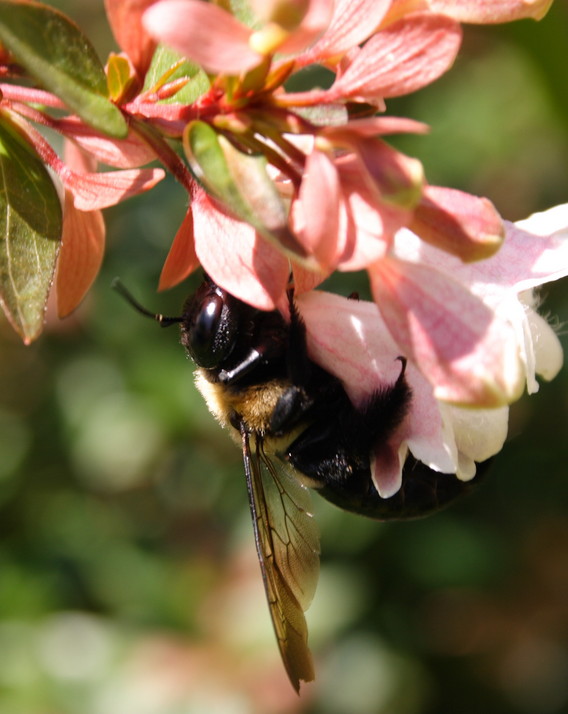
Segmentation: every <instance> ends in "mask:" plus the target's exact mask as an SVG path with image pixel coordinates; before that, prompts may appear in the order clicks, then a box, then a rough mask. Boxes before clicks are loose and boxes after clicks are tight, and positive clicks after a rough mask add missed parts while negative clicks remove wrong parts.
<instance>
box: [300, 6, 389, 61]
mask: <svg viewBox="0 0 568 714" xmlns="http://www.w3.org/2000/svg"><path fill="white" fill-rule="evenodd" d="M334 5H335V8H334V12H333V18H332V20H331V23H330V24H329V27H328V28H327V30H326V32H325V34H324V35H323V37H321V38H320V39H319V40H318V41H317V42H316V43H315V45H313V47H310V49H309V50H307V51H306V52H305V53H304V54H302V55H301V56H300V57H298V62H299V64H301V65H305V64H309V63H312V62H317V61H318V60H320V61H321V60H324V59H325V58H328V57H334V56H337V55H342V54H344V53H345V52H347V51H348V50H350V49H351V48H353V47H356V46H357V45H359V44H361V43H362V42H363V41H364V40H366V39H367V37H369V36H370V35H371V34H372V33H373V32H374V31H375V30H376V28H377V27H378V26H379V24H380V23H381V20H382V19H383V17H384V16H385V13H386V12H387V10H388V8H389V5H390V0H335V4H334Z"/></svg>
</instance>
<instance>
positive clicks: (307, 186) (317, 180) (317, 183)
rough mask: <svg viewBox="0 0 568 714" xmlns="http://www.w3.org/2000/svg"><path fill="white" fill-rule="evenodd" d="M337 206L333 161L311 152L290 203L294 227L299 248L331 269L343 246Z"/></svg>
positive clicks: (337, 181)
mask: <svg viewBox="0 0 568 714" xmlns="http://www.w3.org/2000/svg"><path fill="white" fill-rule="evenodd" d="M339 203H340V189H339V177H338V175H337V170H336V168H335V165H334V163H333V161H332V160H331V158H330V157H329V156H328V155H327V154H325V153H323V152H321V151H312V152H311V154H310V155H309V156H308V160H307V162H306V168H305V172H304V178H303V180H302V185H301V186H300V193H299V197H298V199H297V200H296V201H295V202H294V204H293V209H292V215H293V217H294V225H293V227H294V231H295V233H296V235H297V237H298V238H299V240H300V241H301V243H302V245H303V246H304V247H305V248H306V249H307V250H308V252H309V253H310V254H312V255H315V257H316V258H317V260H318V262H319V264H320V265H321V266H322V267H324V268H331V267H333V266H334V263H335V260H336V258H337V256H338V254H339V253H340V252H341V250H342V247H343V246H342V245H341V244H340V243H339V242H338V238H339V236H338V231H339ZM316 206H317V209H315V210H314V207H316Z"/></svg>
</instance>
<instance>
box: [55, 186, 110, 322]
mask: <svg viewBox="0 0 568 714" xmlns="http://www.w3.org/2000/svg"><path fill="white" fill-rule="evenodd" d="M104 250H105V224H104V220H103V216H102V213H101V212H100V211H89V212H88V213H86V212H84V211H79V210H77V209H76V208H75V206H74V205H73V199H72V196H71V194H70V193H68V192H67V193H66V196H65V214H64V221H63V238H62V242H61V250H60V252H59V260H58V262H57V281H56V291H57V313H58V315H59V317H67V315H70V314H71V313H72V312H73V310H75V308H76V307H77V306H78V305H79V303H80V302H81V301H82V300H83V298H84V297H85V295H86V294H87V292H88V290H89V288H90V287H91V285H92V284H93V282H94V280H95V278H96V277H97V275H98V272H99V269H100V267H101V263H102V260H103V255H104Z"/></svg>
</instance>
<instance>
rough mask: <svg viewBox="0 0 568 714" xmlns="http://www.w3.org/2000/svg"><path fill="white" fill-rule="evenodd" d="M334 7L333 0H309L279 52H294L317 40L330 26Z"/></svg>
mask: <svg viewBox="0 0 568 714" xmlns="http://www.w3.org/2000/svg"><path fill="white" fill-rule="evenodd" d="M261 4H263V3H261ZM335 4H336V5H337V3H335ZM333 8H334V3H333V1H332V0H308V9H307V12H306V14H305V15H304V17H303V18H302V21H301V22H300V23H299V25H298V26H297V27H296V28H295V29H293V30H292V31H291V32H290V35H289V37H288V39H287V40H285V41H284V42H283V43H282V44H281V45H280V46H279V47H278V52H280V53H282V54H293V53H296V52H299V51H300V50H303V49H304V48H305V47H307V46H308V45H310V44H312V43H313V42H315V41H316V40H317V39H318V37H320V36H321V35H322V33H323V32H324V31H325V30H326V29H327V27H328V26H329V23H330V21H331V17H332V14H333ZM286 29H289V28H286Z"/></svg>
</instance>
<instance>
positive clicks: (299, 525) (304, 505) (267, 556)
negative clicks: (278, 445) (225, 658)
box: [241, 429, 319, 692]
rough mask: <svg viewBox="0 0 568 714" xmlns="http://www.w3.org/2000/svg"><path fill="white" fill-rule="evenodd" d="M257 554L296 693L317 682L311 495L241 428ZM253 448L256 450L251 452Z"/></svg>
mask: <svg viewBox="0 0 568 714" xmlns="http://www.w3.org/2000/svg"><path fill="white" fill-rule="evenodd" d="M241 434H242V439H243V459H244V465H245V474H246V478H247V488H248V494H249V502H250V508H251V514H252V520H253V527H254V536H255V542H256V550H257V553H258V559H259V561H260V568H261V570H262V577H263V580H264V587H265V590H266V596H267V598H268V605H269V607H270V616H271V618H272V624H273V625H274V631H275V632H276V637H277V639H278V647H279V648H280V654H281V655H282V660H283V661H284V666H285V667H286V671H287V672H288V676H289V678H290V681H291V682H292V685H293V686H294V689H295V690H296V691H297V692H298V691H299V689H300V680H303V681H304V682H310V681H311V680H312V679H313V678H314V668H313V663H312V656H311V653H310V650H309V648H308V628H307V625H306V618H305V617H304V612H305V610H307V608H308V607H309V605H310V602H311V601H312V598H313V595H314V592H315V589H316V585H317V581H318V576H319V535H318V531H317V527H316V524H315V522H314V520H313V518H312V515H311V513H310V511H309V509H310V496H309V492H308V489H307V488H306V487H305V486H303V485H302V484H301V483H300V482H299V481H298V480H297V479H296V478H294V476H293V474H292V473H289V472H288V471H287V470H286V469H285V468H284V467H283V466H278V467H277V466H276V464H275V463H274V462H273V461H272V460H271V459H270V457H269V456H268V455H267V454H266V453H265V452H264V448H263V440H262V438H261V437H260V436H258V435H256V434H251V435H249V434H248V433H246V431H245V430H244V429H241ZM251 447H252V448H251Z"/></svg>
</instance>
